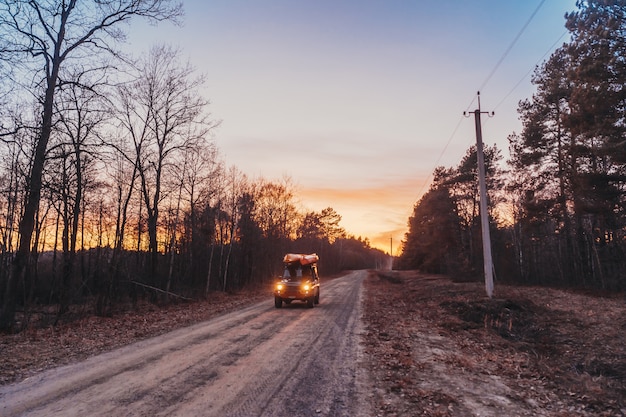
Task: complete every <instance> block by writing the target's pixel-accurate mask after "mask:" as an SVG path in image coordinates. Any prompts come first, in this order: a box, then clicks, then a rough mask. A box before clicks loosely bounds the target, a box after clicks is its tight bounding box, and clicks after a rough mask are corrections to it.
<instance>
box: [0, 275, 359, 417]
mask: <svg viewBox="0 0 626 417" xmlns="http://www.w3.org/2000/svg"><path fill="white" fill-rule="evenodd" d="M366 274H367V273H366V272H365V271H358V272H353V273H351V274H349V275H346V276H345V277H342V278H338V279H335V280H333V281H329V282H326V283H323V287H322V291H321V297H320V298H321V303H320V305H319V306H316V307H315V308H314V309H308V308H306V307H305V304H304V303H302V304H301V303H293V304H292V305H289V306H286V307H283V308H282V309H276V308H274V305H273V302H272V301H271V300H269V299H268V300H267V301H265V302H262V303H258V304H255V305H252V306H250V307H247V308H245V309H243V310H240V311H237V312H234V313H231V314H227V315H224V316H221V317H218V318H216V319H214V320H210V321H208V322H204V323H201V324H198V325H195V326H192V327H188V328H184V329H181V330H178V331H174V332H171V333H168V334H165V335H163V336H160V337H157V338H153V339H148V340H145V341H142V342H139V343H135V344H132V345H129V346H126V347H124V348H121V349H117V350H114V351H111V352H108V353H106V354H102V355H99V356H96V357H92V358H90V359H88V360H86V361H83V362H80V363H77V364H73V365H69V366H65V367H61V368H57V369H53V370H50V371H46V372H44V373H42V374H39V375H36V376H34V377H31V378H29V379H26V380H24V381H22V382H21V383H19V384H16V385H9V386H4V387H0V415H2V416H5V417H9V416H18V415H28V416H54V415H63V416H72V415H73V416H85V415H89V416H111V415H116V416H160V415H164V416H165V415H166V416H176V415H179V416H192V415H193V416H195V415H203V416H220V417H221V416H290V415H297V416H320V415H321V416H336V415H346V416H347V415H370V414H371V411H370V410H371V409H370V405H369V404H368V401H367V395H366V394H365V393H364V391H365V390H364V389H363V386H364V385H366V384H367V382H366V380H365V379H366V376H365V374H364V373H363V372H365V371H360V370H359V368H360V366H359V363H360V361H361V360H362V352H361V346H360V338H361V335H362V332H363V330H362V328H361V326H362V325H361V322H360V317H361V299H362V297H363V295H362V282H363V280H364V278H365V277H366ZM361 368H362V367H361Z"/></svg>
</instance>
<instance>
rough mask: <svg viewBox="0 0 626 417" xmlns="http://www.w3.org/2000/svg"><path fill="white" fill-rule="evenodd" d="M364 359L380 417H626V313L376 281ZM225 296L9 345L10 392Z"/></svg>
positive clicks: (529, 296)
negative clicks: (33, 377)
mask: <svg viewBox="0 0 626 417" xmlns="http://www.w3.org/2000/svg"><path fill="white" fill-rule="evenodd" d="M364 297H365V300H364V302H365V305H364V316H363V320H364V326H365V330H364V340H365V346H364V353H365V360H364V362H365V364H366V367H367V370H368V372H369V376H370V381H371V384H372V387H371V392H372V397H371V400H372V402H373V403H374V406H375V413H376V414H375V415H377V416H403V415H426V416H468V415H470V416H471V415H480V416H503V415H510V416H558V417H565V416H626V338H625V337H624V331H625V330H626V314H625V313H626V302H625V298H624V296H623V295H621V296H620V297H599V296H594V295H589V294H578V293H572V292H565V291H559V290H554V289H546V288H537V287H510V286H504V285H498V284H496V292H495V296H494V298H492V299H488V298H487V297H486V296H485V294H484V287H483V285H482V284H481V283H453V282H451V281H450V280H449V279H446V278H442V277H438V276H428V275H420V274H417V273H415V272H395V271H394V272H386V273H377V272H371V273H370V274H369V277H368V278H367V279H366V280H365V295H364ZM263 298H267V299H269V295H265V294H260V295H259V292H258V291H257V292H255V293H240V294H232V295H227V294H215V295H214V296H213V297H212V299H211V300H209V301H198V302H191V303H180V304H173V305H169V306H167V307H165V308H157V307H155V306H151V305H149V304H140V305H137V306H135V308H134V309H132V310H129V311H126V312H123V313H119V314H117V315H115V316H114V317H112V318H100V317H92V316H87V317H84V318H82V319H76V320H71V321H68V322H64V323H61V324H59V325H58V326H56V327H51V326H43V327H39V328H32V329H30V330H28V331H26V332H23V333H21V334H18V335H0V384H2V385H4V384H8V383H13V382H16V381H19V380H22V379H24V378H27V377H29V376H31V375H34V374H36V373H38V372H40V371H42V370H45V369H49V368H52V367H56V366H60V365H63V364H67V363H72V362H76V361H79V360H82V359H85V358H87V357H89V356H93V355H96V354H98V353H102V352H105V351H108V350H112V349H114V348H116V347H120V346H124V345H127V344H129V343H132V342H135V341H138V340H142V339H146V338H149V337H152V336H156V335H158V334H162V333H165V332H168V331H171V330H174V329H177V328H181V327H185V326H188V325H191V324H194V323H197V322H200V321H204V320H207V319H210V318H212V317H215V316H217V315H220V314H223V313H225V312H228V311H233V310H236V309H240V308H242V307H244V306H247V305H249V304H250V303H253V302H256V301H259V300H261V299H263Z"/></svg>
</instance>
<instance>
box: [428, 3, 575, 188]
mask: <svg viewBox="0 0 626 417" xmlns="http://www.w3.org/2000/svg"><path fill="white" fill-rule="evenodd" d="M544 3H545V0H541V1H540V2H539V4H538V5H537V7H536V8H535V10H534V11H533V13H532V14H531V15H530V17H529V18H528V20H527V21H526V23H524V26H522V28H521V29H520V31H519V32H518V33H517V35H516V36H515V38H514V39H513V41H511V43H510V45H509V46H508V47H507V49H506V50H505V51H504V53H503V54H502V56H501V57H500V59H499V60H498V62H497V63H496V65H495V66H494V67H493V69H492V70H491V72H490V73H489V75H488V76H487V78H486V79H485V80H484V81H483V83H482V85H481V88H480V89H479V90H478V91H481V90H482V89H483V88H484V87H485V85H487V83H488V82H489V81H490V80H491V78H492V77H493V75H494V74H495V73H496V71H497V70H498V68H499V67H500V65H501V64H502V62H504V60H505V59H506V57H507V55H508V54H509V52H511V50H512V49H513V47H514V46H515V44H516V43H517V41H518V40H519V38H520V37H521V36H522V34H523V33H524V32H525V31H526V29H527V28H528V25H529V24H530V22H531V21H532V20H533V19H534V17H535V15H536V14H537V13H538V12H539V9H541V7H542V6H543V4H544ZM566 34H567V31H566V32H564V33H563V34H562V35H561V36H560V37H559V38H558V39H557V40H556V41H555V42H554V43H553V44H552V46H551V47H550V48H549V49H548V51H547V52H546V53H545V54H544V55H543V56H542V57H541V59H540V60H539V61H538V62H537V64H535V65H534V66H533V67H532V68H531V69H530V70H529V71H528V72H527V73H526V74H525V75H524V77H523V78H521V79H520V80H519V81H518V82H517V83H516V84H515V86H514V87H513V88H512V89H511V90H510V91H509V92H508V93H507V94H506V95H505V96H504V98H503V99H502V100H500V102H499V103H498V105H497V106H496V107H495V108H494V110H495V109H497V108H498V107H499V106H500V105H501V104H502V103H503V102H504V101H505V100H506V99H507V98H508V97H509V96H510V95H511V94H512V93H513V91H515V90H516V89H517V87H519V85H520V84H521V83H522V82H523V81H524V80H525V79H526V78H527V77H528V75H529V74H530V73H531V72H532V71H533V70H534V69H535V68H536V66H537V65H538V63H539V62H540V61H541V60H543V59H544V58H545V56H546V55H548V54H549V53H550V52H551V50H552V49H554V47H555V46H556V44H557V43H558V42H559V41H560V40H561V39H562V38H563V37H564V36H565V35H566ZM476 97H477V96H474V97H473V98H472V100H471V101H470V103H469V105H468V106H467V108H466V109H465V111H464V112H463V113H467V112H469V109H470V108H471V107H472V105H473V104H474V102H475V101H476ZM463 119H464V118H463V117H460V118H459V121H458V123H457V124H456V126H455V127H454V130H453V131H452V134H451V135H450V137H449V138H448V140H447V142H446V144H445V146H444V147H443V149H442V151H441V153H440V154H439V157H438V158H437V160H436V161H435V164H434V168H436V167H437V165H438V164H439V162H440V161H441V159H443V156H444V154H445V153H446V151H447V150H448V147H449V146H450V143H452V140H453V139H454V137H455V135H456V133H457V132H458V130H459V127H460V126H461V122H462V121H463ZM434 168H433V169H432V170H431V172H430V174H429V175H428V176H427V177H426V179H425V180H424V183H423V184H422V187H421V188H420V191H419V193H418V196H420V195H423V193H424V189H425V188H426V185H427V184H428V182H429V181H430V180H431V178H432V175H433V174H432V171H433V170H434Z"/></svg>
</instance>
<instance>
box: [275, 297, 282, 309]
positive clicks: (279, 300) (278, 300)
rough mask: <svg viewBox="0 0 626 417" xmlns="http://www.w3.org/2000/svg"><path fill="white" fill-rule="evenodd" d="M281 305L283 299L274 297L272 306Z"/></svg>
mask: <svg viewBox="0 0 626 417" xmlns="http://www.w3.org/2000/svg"><path fill="white" fill-rule="evenodd" d="M282 306H283V300H282V299H281V298H280V297H274V307H276V308H281V307H282Z"/></svg>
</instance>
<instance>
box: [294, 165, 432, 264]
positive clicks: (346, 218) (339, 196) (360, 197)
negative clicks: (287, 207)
mask: <svg viewBox="0 0 626 417" xmlns="http://www.w3.org/2000/svg"><path fill="white" fill-rule="evenodd" d="M428 180H429V178H426V177H424V178H417V177H416V178H406V179H403V180H402V181H401V182H398V183H394V184H381V185H373V186H371V187H363V188H358V189H357V188H351V189H346V188H332V187H302V188H299V197H300V198H301V199H302V200H303V202H302V204H303V206H304V207H305V208H306V209H311V210H315V211H318V212H319V211H321V210H322V209H324V208H326V207H332V208H333V209H334V210H335V211H336V212H337V213H339V214H340V215H341V216H342V220H341V223H340V224H341V226H342V227H343V228H344V229H346V231H347V232H348V234H350V235H354V236H355V237H357V238H358V237H361V238H368V239H369V241H370V244H371V246H372V247H375V248H377V249H380V250H382V251H383V252H385V253H390V251H391V249H392V245H393V255H394V256H397V255H399V253H400V246H401V241H402V240H403V239H404V235H405V233H406V231H407V223H408V220H409V216H410V215H411V214H412V213H413V206H414V205H415V203H416V202H417V200H418V198H419V196H418V195H417V193H418V192H419V191H420V190H422V189H423V190H424V191H422V192H425V191H426V190H427V189H428V187H427V181H428ZM357 231H358V233H357Z"/></svg>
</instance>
